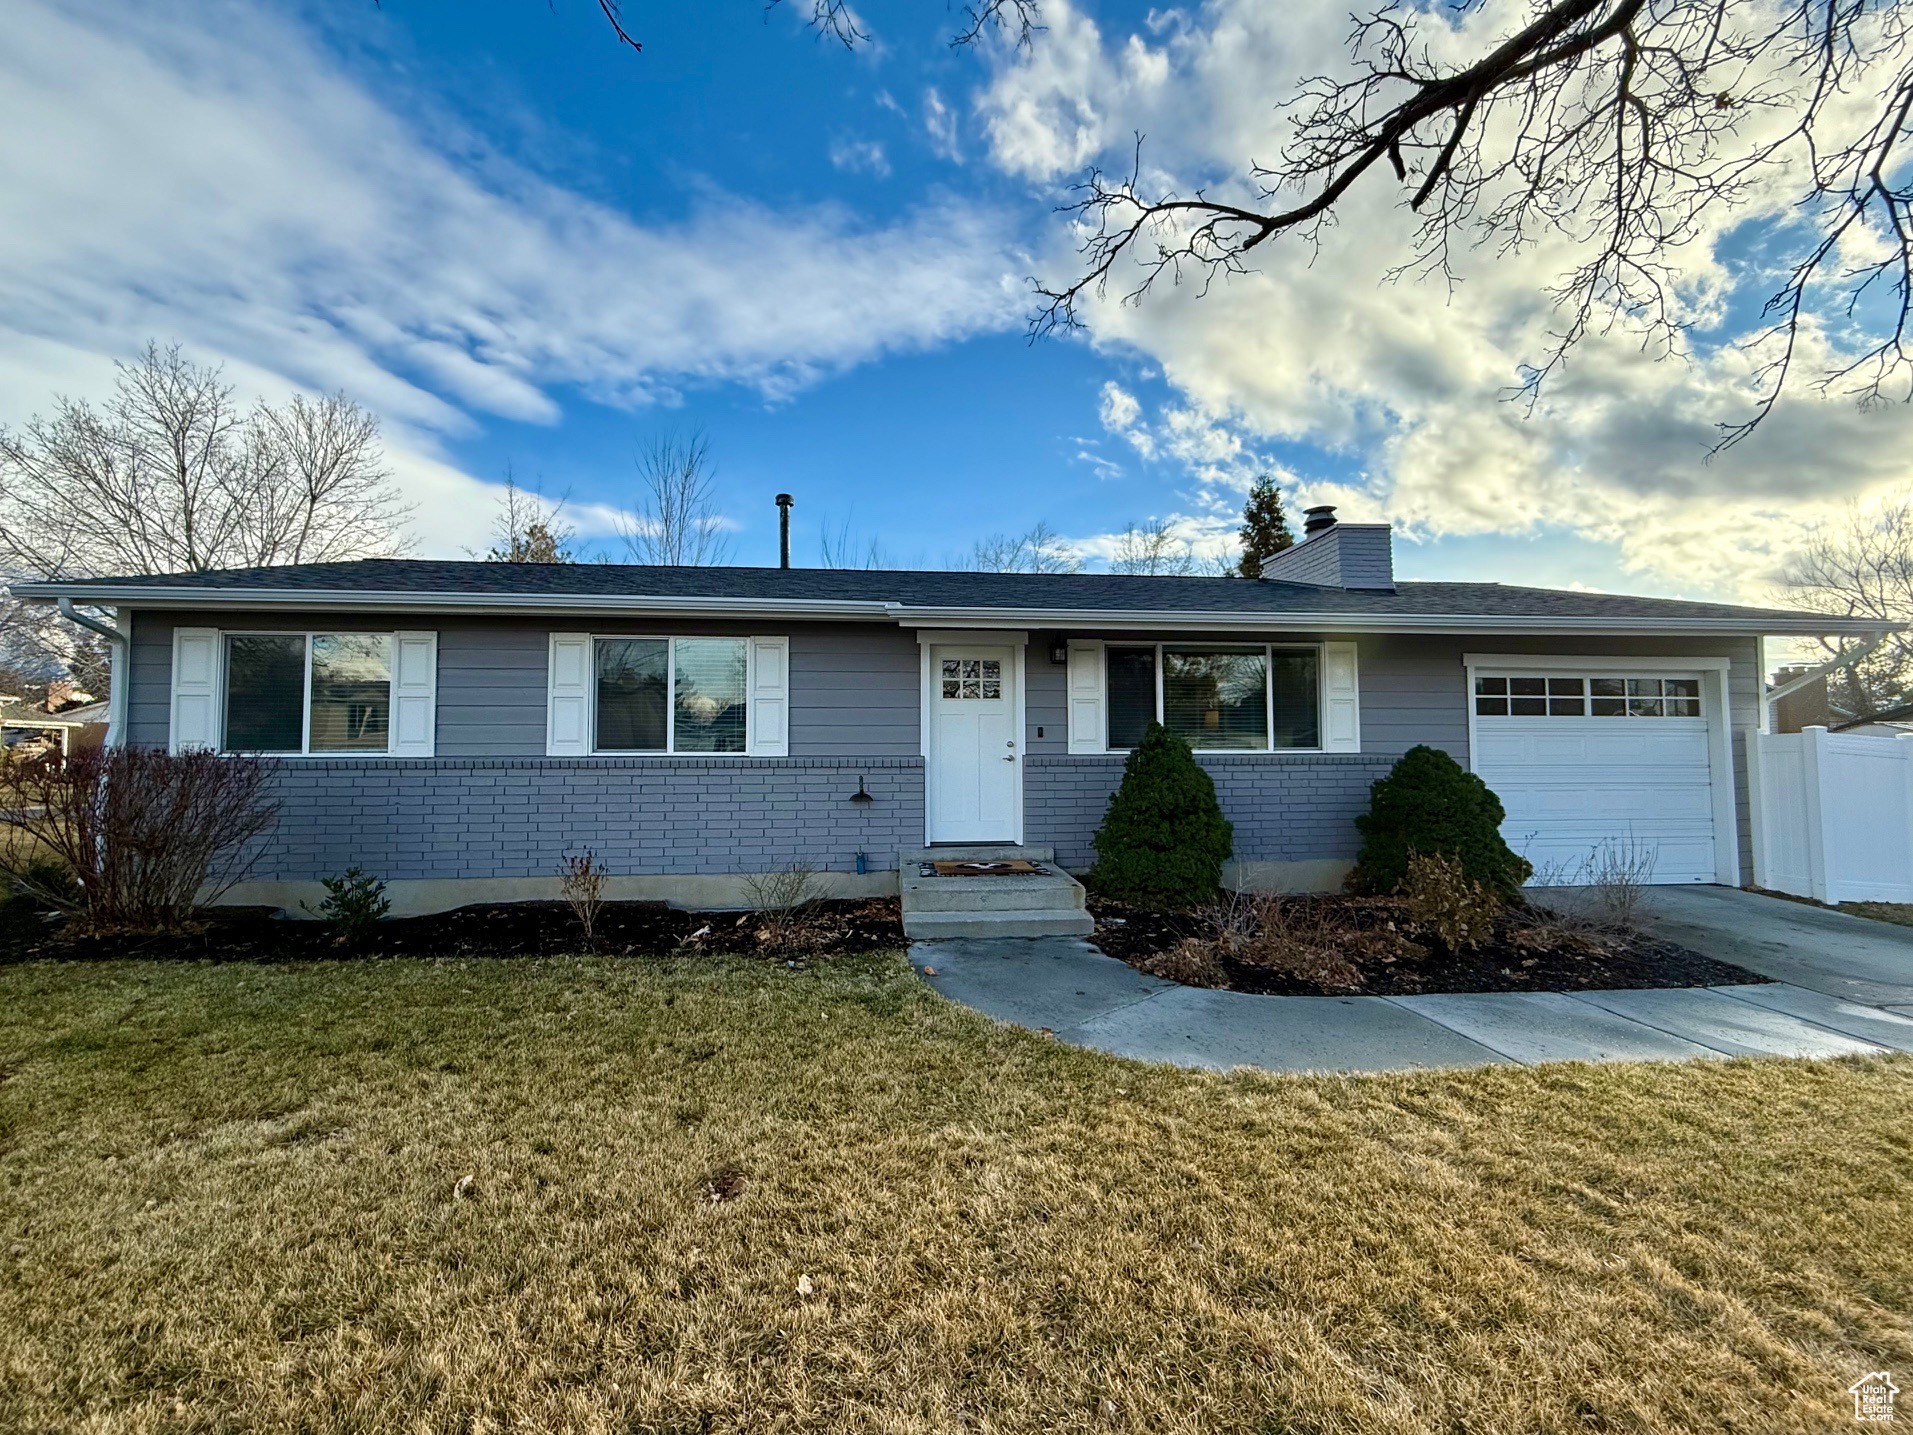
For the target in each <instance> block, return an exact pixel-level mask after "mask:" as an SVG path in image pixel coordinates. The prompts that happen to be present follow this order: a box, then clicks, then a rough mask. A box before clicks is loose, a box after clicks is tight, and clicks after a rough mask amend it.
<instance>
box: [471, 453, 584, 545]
mask: <svg viewBox="0 0 1913 1435" xmlns="http://www.w3.org/2000/svg"><path fill="white" fill-rule="evenodd" d="M564 511H565V505H564V500H562V499H560V500H559V501H558V502H556V503H548V502H547V501H546V500H545V499H544V498H543V496H541V495H539V494H536V493H528V492H526V491H525V490H524V489H522V488H520V487H519V486H518V485H517V483H516V482H514V481H513V479H512V476H511V471H510V470H509V469H507V470H506V472H505V491H504V492H503V493H501V494H500V495H499V496H498V514H497V516H496V517H495V518H493V519H492V537H493V539H494V541H493V543H492V546H491V547H490V548H488V549H487V550H486V551H485V561H486V562H487V563H576V562H577V561H578V558H577V554H576V552H575V551H574V550H573V548H572V543H573V540H575V539H576V538H577V536H578V530H577V529H576V528H575V527H574V526H573V525H571V524H569V523H567V522H565V521H564Z"/></svg>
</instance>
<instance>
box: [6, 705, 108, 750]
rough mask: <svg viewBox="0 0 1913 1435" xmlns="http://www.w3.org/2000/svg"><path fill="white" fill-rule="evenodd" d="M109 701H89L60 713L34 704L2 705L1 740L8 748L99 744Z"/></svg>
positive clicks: (63, 748)
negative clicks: (39, 707) (34, 706)
mask: <svg viewBox="0 0 1913 1435" xmlns="http://www.w3.org/2000/svg"><path fill="white" fill-rule="evenodd" d="M106 728H107V705H106V704H105V703H86V704H83V705H82V706H79V707H70V708H66V709H64V710H62V711H60V712H57V713H49V712H41V711H39V710H38V709H35V708H22V707H7V708H4V709H0V742H4V744H5V745H6V746H7V747H9V748H21V747H44V748H52V747H55V746H57V747H58V748H59V749H60V751H61V752H72V751H73V750H74V749H75V748H81V747H98V746H99V745H100V744H101V743H102V742H104V741H105V740H106Z"/></svg>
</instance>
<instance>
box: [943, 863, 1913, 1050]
mask: <svg viewBox="0 0 1913 1435" xmlns="http://www.w3.org/2000/svg"><path fill="white" fill-rule="evenodd" d="M1714 894H1718V895H1714ZM1667 895H1672V896H1674V897H1675V899H1676V900H1672V901H1664V900H1663V898H1664V897H1665V896H1667ZM1655 902H1656V904H1657V909H1658V911H1659V914H1660V915H1659V916H1658V917H1657V919H1656V922H1657V930H1658V931H1660V932H1661V933H1662V934H1664V935H1666V936H1667V937H1669V939H1670V940H1675V941H1680V942H1682V943H1683V944H1684V945H1687V946H1691V947H1693V948H1695V949H1696V950H1698V951H1702V952H1705V953H1707V954H1709V955H1711V956H1716V957H1719V958H1720V959H1721V960H1724V961H1733V962H1736V963H1738V964H1739V965H1741V966H1744V967H1747V968H1748V969H1749V970H1752V971H1757V972H1759V973H1760V974H1761V975H1762V976H1773V977H1777V978H1784V979H1783V980H1779V981H1776V982H1774V983H1773V984H1771V985H1768V984H1750V985H1741V986H1723V987H1686V988H1662V989H1655V990H1648V991H1599V992H1572V993H1568V992H1469V993H1456V994H1452V995H1438V996H1414V997H1265V996H1251V995H1248V994H1246V993H1242V992H1218V991H1205V990H1202V989H1199V988H1196V987H1184V986H1178V985H1176V984H1175V983H1173V982H1164V981H1158V980H1157V979H1155V978H1153V977H1149V976H1145V975H1143V974H1142V973H1141V972H1138V971H1136V970H1135V969H1134V968H1133V967H1130V966H1128V965H1126V964H1125V963H1122V962H1119V961H1117V960H1115V958H1113V957H1106V956H1104V955H1103V954H1102V953H1101V952H1099V951H1097V950H1096V949H1095V948H1094V947H1092V946H1090V945H1089V943H1088V942H1085V941H1082V940H1080V939H1075V938H1064V937H1038V938H1031V939H1025V940H1016V939H999V940H989V941H982V940H978V941H948V942H919V943H915V944H913V945H912V946H911V948H910V960H911V962H912V964H913V965H915V967H916V968H917V970H918V971H919V972H920V973H921V974H922V975H923V977H924V980H925V981H927V982H928V983H929V984H930V985H931V986H933V987H934V988H935V989H936V990H938V991H940V992H942V993H943V994H944V995H945V996H948V997H950V998H952V999H953V1000H955V1001H960V1002H962V1003H964V1004H965V1005H966V1006H972V1007H975V1008H976V1009H977V1010H979V1011H981V1012H983V1013H985V1014H986V1015H988V1016H993V1017H996V1018H997V1019H999V1020H1001V1021H1008V1022H1014V1023H1016V1024H1017V1025H1019V1026H1026V1027H1030V1028H1032V1029H1037V1030H1047V1031H1050V1032H1053V1033H1054V1034H1055V1035H1056V1036H1057V1037H1058V1038H1059V1039H1060V1040H1063V1041H1068V1042H1072V1043H1075V1044H1076V1045H1078V1046H1087V1047H1093V1048H1095V1049H1097V1050H1100V1051H1107V1052H1111V1053H1113V1054H1114V1055H1117V1056H1131V1057H1136V1058H1139V1059H1141V1060H1144V1061H1166V1062H1172V1063H1174V1064H1176V1065H1178V1066H1198V1067H1210V1068H1214V1069H1218V1070H1228V1069H1229V1068H1231V1067H1236V1066H1255V1067H1262V1068H1265V1069H1267V1070H1271V1071H1337V1072H1360V1071H1413V1070H1421V1069H1426V1068H1438V1067H1467V1066H1490V1065H1501V1064H1509V1063H1515V1064H1521V1065H1531V1064H1533V1063H1535V1062H1542V1061H1685V1060H1691V1059H1696V1058H1724V1057H1729V1056H1808V1057H1825V1056H1847V1055H1853V1054H1863V1053H1871V1052H1880V1051H1887V1050H1891V1051H1907V1052H1913V932H1909V933H1908V934H1907V936H1906V938H1905V940H1903V941H1902V940H1899V937H1900V933H1899V929H1897V928H1886V929H1885V932H1886V934H1885V936H1884V937H1882V936H1881V935H1880V933H1879V932H1878V931H1877V930H1876V929H1878V928H1879V927H1880V925H1881V924H1878V923H1873V922H1868V921H1865V920H1864V919H1861V918H1857V917H1847V916H1843V915H1842V914H1840V913H1837V912H1823V911H1820V910H1818V909H1815V908H1811V907H1796V906H1795V904H1793V903H1787V902H1781V901H1778V900H1776V899H1774V898H1770V897H1756V896H1753V895H1752V894H1750V893H1745V892H1735V891H1732V890H1730V889H1724V888H1680V889H1673V890H1672V892H1671V894H1670V893H1669V891H1668V889H1663V891H1662V892H1659V893H1656V894H1655ZM1775 909H1781V910H1780V911H1779V912H1777V913H1776V911H1775ZM1796 914H1798V915H1796ZM1823 918H1832V919H1834V920H1833V921H1832V922H1831V923H1828V922H1824V921H1821V920H1819V919H1823ZM1856 928H1857V929H1858V930H1856ZM1743 948H1744V949H1745V950H1746V952H1747V953H1749V954H1743V952H1742V949H1743ZM1900 1007H1904V1010H1896V1008H1900Z"/></svg>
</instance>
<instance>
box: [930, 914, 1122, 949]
mask: <svg viewBox="0 0 1913 1435" xmlns="http://www.w3.org/2000/svg"><path fill="white" fill-rule="evenodd" d="M1095 930H1096V920H1095V918H1093V917H1091V916H1090V915H1089V913H1087V912H1085V911H1082V910H1080V909H1074V910H1063V909H1057V908H1036V909H1031V910H1023V911H1019V910H1016V909H1011V910H1008V911H1001V912H911V911H905V912H904V914H903V933H904V935H905V936H906V937H909V938H910V939H911V940H912V941H916V942H925V941H938V940H942V939H951V938H960V937H1087V936H1088V935H1089V934H1090V933H1091V932H1093V931H1095Z"/></svg>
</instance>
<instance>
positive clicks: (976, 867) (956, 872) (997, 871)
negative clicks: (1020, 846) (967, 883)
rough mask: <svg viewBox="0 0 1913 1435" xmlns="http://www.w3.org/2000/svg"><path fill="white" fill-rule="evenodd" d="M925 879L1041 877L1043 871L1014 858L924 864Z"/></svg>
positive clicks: (1032, 863)
mask: <svg viewBox="0 0 1913 1435" xmlns="http://www.w3.org/2000/svg"><path fill="white" fill-rule="evenodd" d="M923 875H924V876H926V877H1041V876H1043V875H1044V874H1043V869H1042V868H1041V867H1039V866H1037V865H1036V864H1035V863H1034V862H1026V861H1024V860H1023V859H1022V858H1021V857H1014V858H1011V859H1010V860H1008V861H1004V862H984V861H975V862H925V863H924V864H923Z"/></svg>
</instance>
